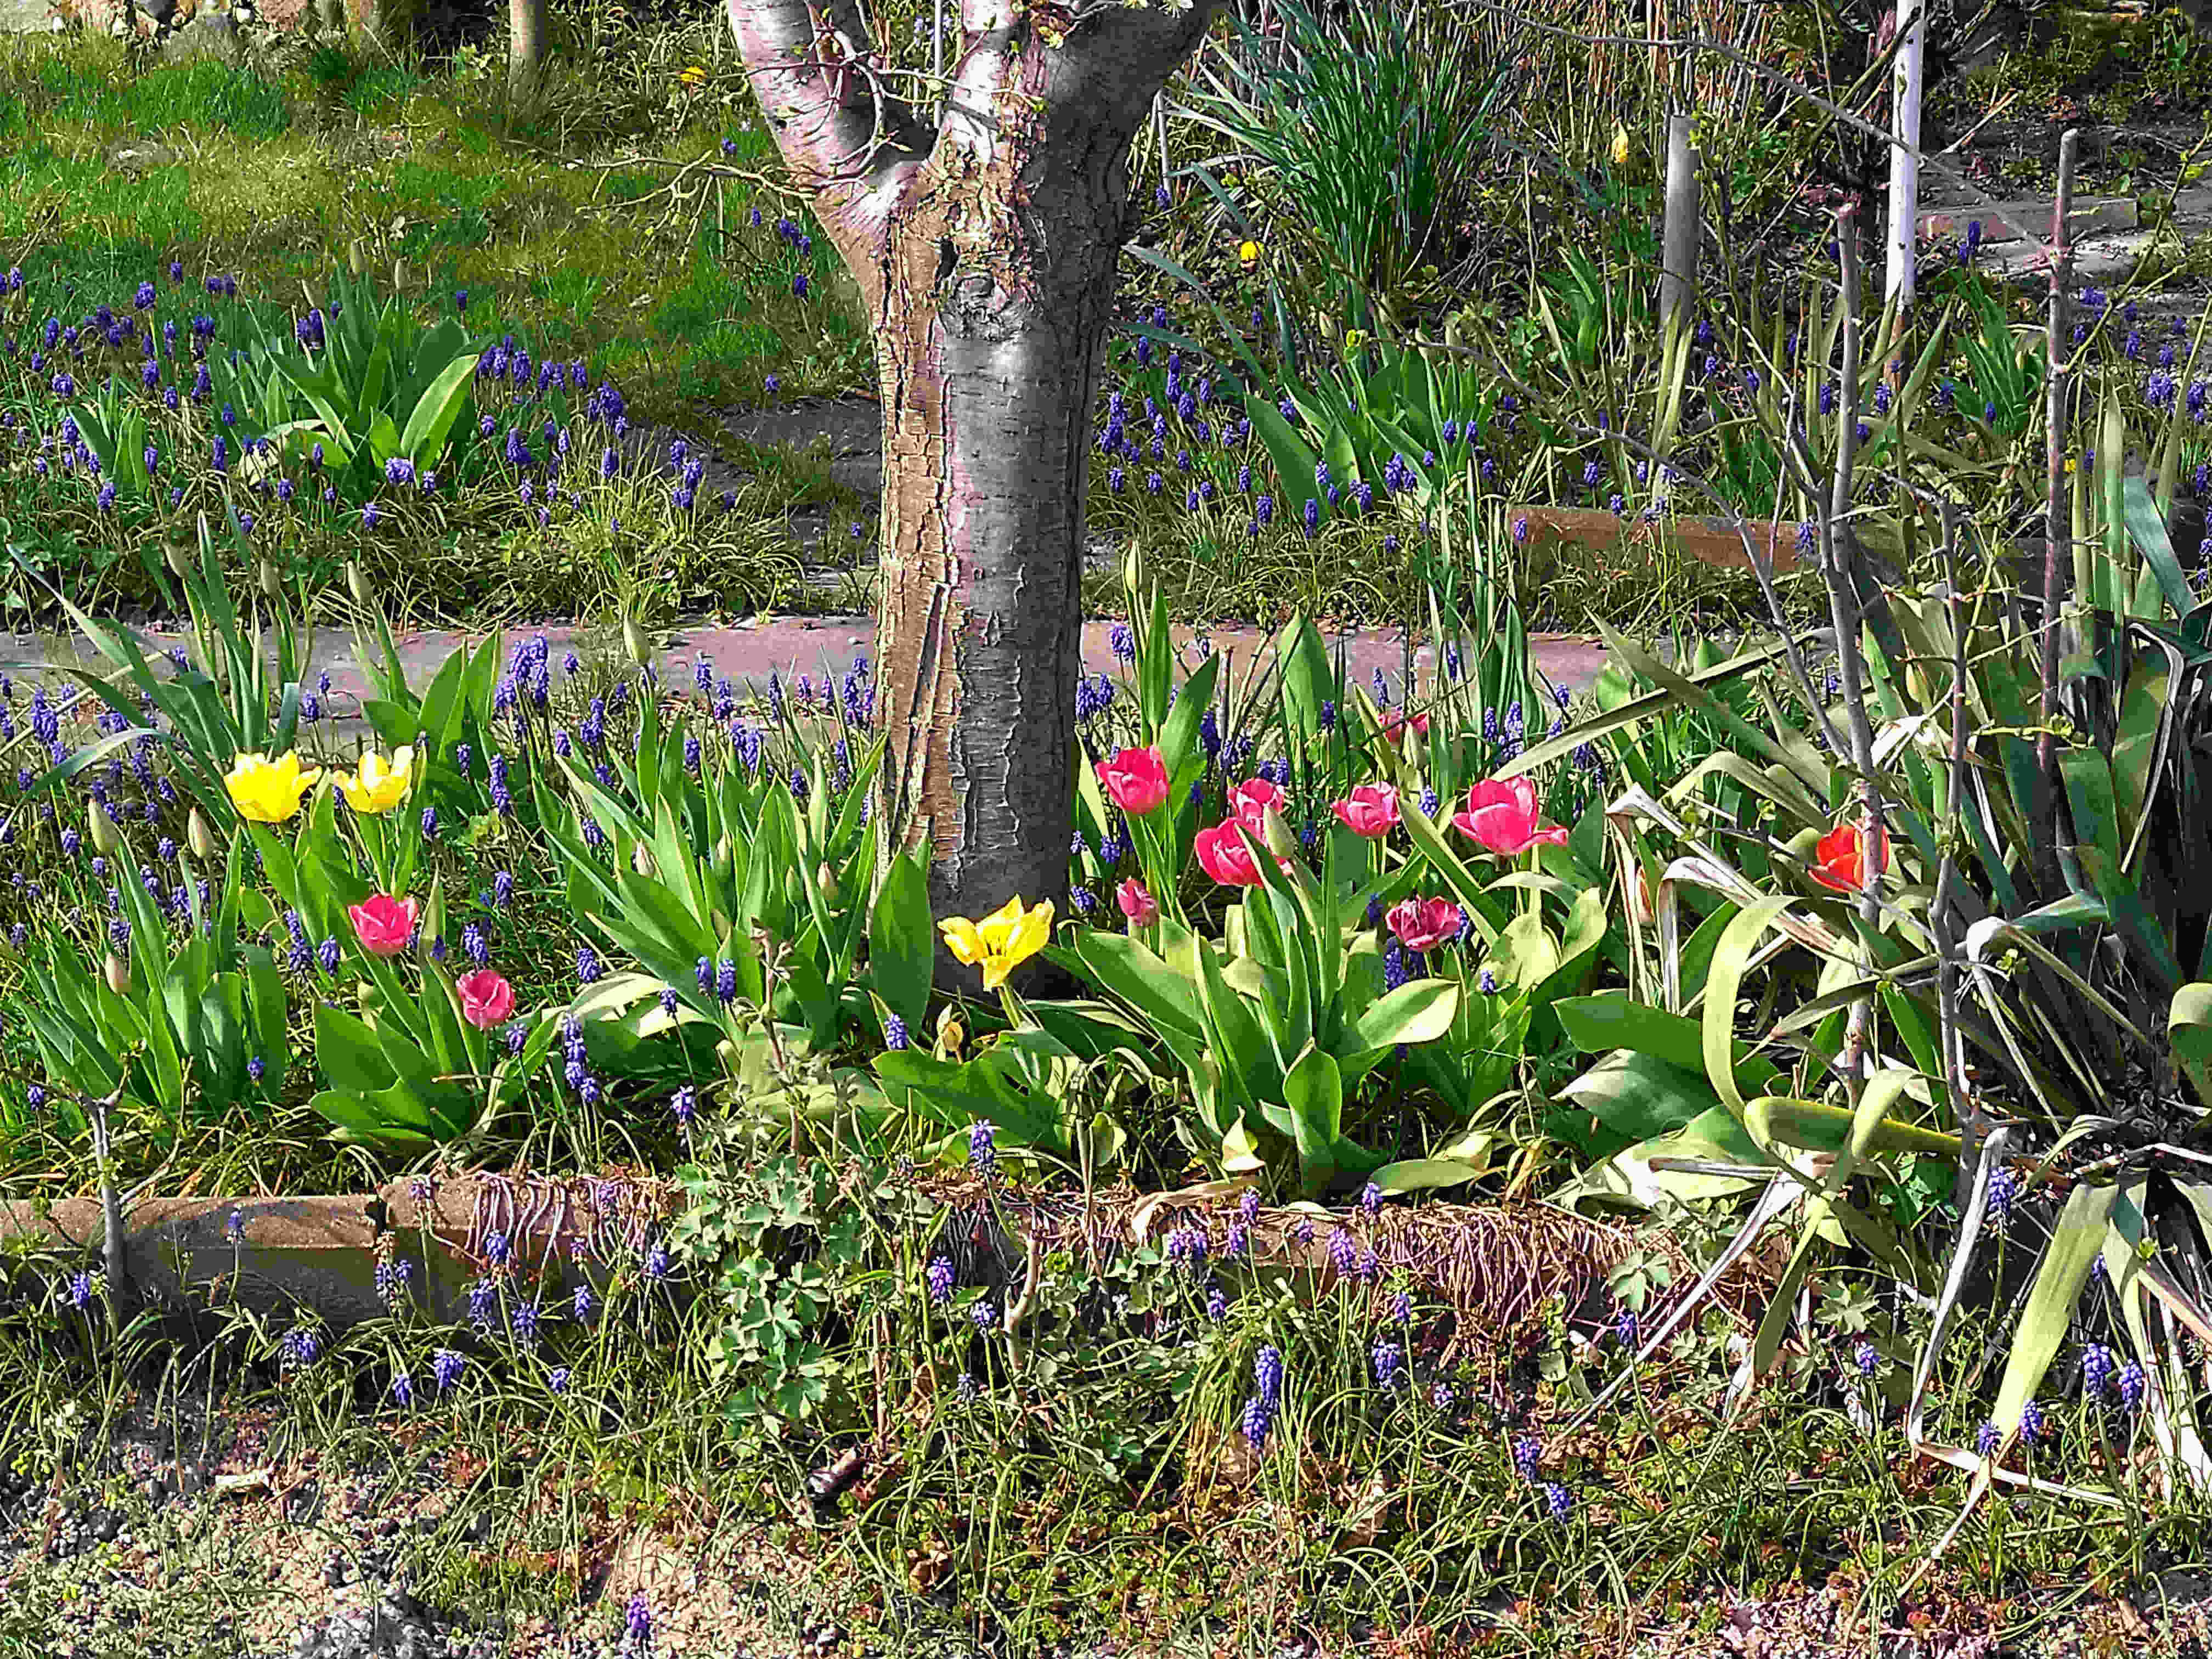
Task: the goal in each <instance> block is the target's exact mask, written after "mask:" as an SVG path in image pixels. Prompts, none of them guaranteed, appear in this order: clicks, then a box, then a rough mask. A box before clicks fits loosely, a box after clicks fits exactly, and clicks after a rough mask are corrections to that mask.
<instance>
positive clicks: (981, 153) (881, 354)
mask: <svg viewBox="0 0 2212 1659" xmlns="http://www.w3.org/2000/svg"><path fill="white" fill-rule="evenodd" d="M1212 4H1213V0H1202V3H1200V4H1197V5H1194V6H1193V7H1192V8H1191V9H1188V10H1179V9H1152V8H1148V7H1143V6H1132V5H1128V4H1112V5H1103V6H1102V5H1091V6H1089V7H1087V8H1085V9H1083V10H1082V11H1081V13H1080V15H1077V14H1076V12H1075V11H1074V10H1073V9H1071V8H1069V7H1067V6H1066V5H1064V4H1061V3H1057V0H1046V3H1036V0H961V6H960V24H961V31H960V34H959V37H958V39H957V42H955V43H953V44H954V46H955V48H956V49H955V50H954V51H953V52H951V66H950V70H949V81H950V84H949V87H948V88H947V90H946V94H945V106H944V111H943V113H942V115H941V117H940V118H939V120H938V122H937V124H936V125H935V126H934V127H932V126H931V125H929V123H928V122H927V120H925V118H923V116H922V114H921V112H920V110H919V109H918V108H917V107H916V106H913V105H910V104H908V102H906V101H904V100H901V99H898V98H896V97H895V96H893V95H892V94H890V91H889V89H888V88H886V87H885V86H884V83H883V82H882V81H881V80H880V79H879V78H878V69H879V64H878V60H877V59H876V58H875V57H874V54H873V51H872V46H871V44H870V42H869V40H868V38H867V33H866V23H865V22H864V21H862V18H861V15H860V9H859V7H858V5H857V4H855V3H854V0H826V3H821V4H815V3H810V0H726V9H727V13H728V16H729V21H730V27H731V30H732V33H733V34H734V35H735V37H736V40H737V44H738V51H739V52H740V54H741V55H742V57H743V58H744V62H745V64H746V68H747V70H748V73H749V75H750V78H751V81H752V86H753V90H754V93H755V94H756V95H757V97H758V98H759V100H760V103H761V108H762V111H763V113H764V114H765V115H766V117H767V118H768V122H769V127H770V129H771V130H772V131H774V133H775V138H776V143H777V145H778V147H779V149H781V152H782V155H783V159H784V162H785V164H786V166H787V168H788V169H789V171H790V174H791V177H792V179H793V182H794V183H795V184H796V185H798V186H799V189H800V190H802V191H805V193H806V194H807V196H808V197H809V198H810V200H811V204H812V205H813V208H814V211H815V215H816V216H817V218H818V219H819V220H820V221H821V222H822V224H823V228H824V229H825V230H826V232H827V233H828V234H829V238H830V240H831V241H832V243H833V244H834V245H835V246H836V248H837V251H838V252H839V254H840V255H841V256H842V258H843V260H844V262H845V264H846V266H847V267H848V270H850V271H851V272H852V275H853V276H854V279H855V281H857V283H859V285H860V293H861V295H862V299H863V301H864V303H865V305H866V307H867V310H868V313H869V315H870V317H871V319H872V324H873V326H874V330H875V337H876V360H877V368H878V380H879V384H880V390H881V396H882V403H883V423H884V501H883V520H882V541H881V546H882V548H883V568H882V597H881V615H880V617H879V626H878V630H877V640H878V657H879V660H878V671H877V683H878V690H877V708H878V725H879V729H880V730H881V731H882V732H883V734H884V739H885V744H886V748H885V758H884V769H883V776H882V781H881V783H880V785H879V786H878V787H879V795H878V811H879V812H880V813H881V814H882V815H883V820H884V823H886V825H887V826H888V827H889V829H890V836H888V837H887V840H895V842H896V844H900V845H909V846H912V845H921V844H927V847H928V848H929V849H930V854H931V866H930V888H931V897H932V900H933V903H934V905H935V906H936V908H937V912H938V914H939V915H968V916H981V915H985V914H987V913H988V912H989V911H991V910H994V909H996V908H998V907H999V906H1000V904H1002V903H1003V902H1005V901H1006V899H1008V898H1009V897H1012V896H1016V895H1018V896H1021V897H1023V898H1024V899H1026V900H1030V901H1032V902H1033V901H1035V900H1036V899H1038V898H1052V899H1054V900H1055V901H1057V900H1059V899H1061V898H1063V897H1064V896H1065V894H1066V875H1067V857H1068V854H1067V849H1068V841H1069V836H1070V834H1071V831H1072V825H1073V819H1072V806H1073V757H1074V751H1075V741H1074V738H1075V730H1074V724H1075V711H1074V683H1075V678H1076V675H1077V674H1078V672H1079V666H1080V657H1079V624H1080V622H1081V615H1082V611H1081V583H1082V574H1083V566H1082V550H1083V539H1084V537H1083V528H1084V499H1085V484H1086V482H1087V479H1088V474H1089V465H1090V453H1091V447H1090V444H1089V442H1088V437H1089V430H1090V418H1091V408H1092V405H1093V404H1094V402H1095V400H1096V398H1097V392H1098V386H1099V379H1100V375H1101V373H1102V370H1103V357H1104V344H1105V335H1106V329H1107V326H1108V324H1109V321H1110V319H1111V312H1112V307H1113V301H1114V293H1115V262H1116V256H1117V255H1118V253H1119V252H1120V249H1121V244H1122V242H1123V241H1124V240H1126V239H1127V235H1128V234H1129V232H1130V230H1131V229H1132V228H1133V225H1134V216H1133V212H1132V210H1131V208H1130V204H1129V177H1128V159H1129V148H1130V143H1131V141H1132V140H1133V138H1134V137H1135V136H1136V133H1137V130H1138V127H1139V125H1140V124H1141V123H1142V122H1143V120H1144V119H1145V118H1146V113H1147V112H1149V111H1150V109H1151V107H1152V99H1153V97H1154V95H1155V94H1158V92H1159V91H1160V89H1161V88H1163V87H1164V86H1165V85H1166V83H1167V80H1168V77H1169V76H1170V75H1172V74H1173V73H1174V72H1175V70H1176V67H1177V66H1178V65H1179V64H1182V61H1183V60H1184V58H1187V57H1188V55H1189V54H1190V52H1192V51H1193V50H1194V49H1195V47H1196V46H1197V45H1198V43H1199V41H1200V39H1201V38H1202V37H1203V35H1204V33H1205V30H1206V23H1207V21H1208V19H1209V17H1210V16H1211V15H1212Z"/></svg>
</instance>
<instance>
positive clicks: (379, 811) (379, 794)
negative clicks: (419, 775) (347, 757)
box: [331, 748, 415, 817]
mask: <svg viewBox="0 0 2212 1659" xmlns="http://www.w3.org/2000/svg"><path fill="white" fill-rule="evenodd" d="M414 781H415V751H414V750H413V749H412V748H404V749H396V750H393V751H392V760H391V763H389V764H388V765H387V764H386V762H385V759H384V757H383V756H381V755H380V754H378V753H377V752H376V751H375V750H370V751H369V752H368V754H366V755H363V756H362V757H361V769H360V770H359V771H357V772H334V773H332V774H331V782H333V783H335V784H337V787H338V793H340V794H342V795H343V796H344V797H345V798H346V805H349V806H350V807H352V808H353V810H354V811H356V812H360V813H363V814H365V815H367V816H368V817H383V816H384V814H386V812H389V811H391V810H392V808H393V807H395V806H397V805H399V803H400V802H401V801H403V800H405V799H407V787H408V786H409V785H410V784H411V783H413V782H414Z"/></svg>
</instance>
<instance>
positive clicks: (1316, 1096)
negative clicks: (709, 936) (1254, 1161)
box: [1283, 1045, 1344, 1198]
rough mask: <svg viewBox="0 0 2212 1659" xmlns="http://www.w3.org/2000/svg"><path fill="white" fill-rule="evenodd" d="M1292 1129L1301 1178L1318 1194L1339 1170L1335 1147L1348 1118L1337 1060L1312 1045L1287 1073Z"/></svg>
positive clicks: (1286, 1093)
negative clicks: (1345, 1117) (1345, 1111)
mask: <svg viewBox="0 0 2212 1659" xmlns="http://www.w3.org/2000/svg"><path fill="white" fill-rule="evenodd" d="M1283 1100H1284V1103H1285V1104H1286V1105H1287V1106H1288V1107H1289V1108H1290V1112H1291V1137H1292V1139H1294V1140H1295V1141H1296V1142H1297V1149H1298V1173H1299V1178H1300V1180H1301V1181H1302V1182H1303V1183H1304V1188H1305V1191H1306V1195H1307V1196H1308V1197H1309V1198H1312V1197H1318V1196H1319V1195H1320V1194H1321V1193H1322V1190H1323V1189H1324V1188H1327V1187H1328V1182H1329V1178H1330V1177H1331V1176H1334V1174H1335V1173H1336V1160H1335V1157H1334V1148H1335V1146H1336V1143H1337V1141H1338V1139H1339V1138H1340V1135H1341V1133H1342V1129H1343V1122H1344V1079H1343V1077H1342V1075H1341V1074H1340V1073H1339V1072H1338V1070H1337V1066H1336V1061H1335V1060H1333V1059H1332V1058H1330V1057H1329V1056H1328V1054H1323V1053H1322V1051H1321V1050H1320V1049H1318V1048H1313V1047H1311V1046H1310V1045H1309V1046H1308V1048H1306V1050H1305V1052H1304V1054H1300V1055H1299V1056H1298V1057H1297V1061H1296V1063H1294V1064H1293V1065H1292V1066H1291V1069H1290V1070H1289V1071H1288V1072H1287V1073H1285V1074H1284V1077H1283Z"/></svg>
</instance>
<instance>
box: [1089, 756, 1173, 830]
mask: <svg viewBox="0 0 2212 1659" xmlns="http://www.w3.org/2000/svg"><path fill="white" fill-rule="evenodd" d="M1098 782H1099V787H1102V788H1103V789H1104V790H1105V792H1106V798H1107V799H1109V800H1110V801H1112V802H1113V803H1114V805H1116V806H1118V807H1120V808H1121V810H1122V811H1124V812H1127V814H1128V815H1129V816H1130V817H1133V818H1140V817H1144V816H1145V814H1146V813H1147V812H1151V811H1157V810H1158V807H1159V805H1160V803H1161V802H1163V801H1164V800H1165V799H1167V798H1168V763H1167V761H1166V759H1165V757H1163V756H1162V755H1161V753H1160V751H1159V750H1157V749H1117V750H1115V751H1114V752H1113V753H1112V754H1111V755H1109V756H1108V757H1106V758H1105V759H1104V760H1103V761H1100V762H1099V763H1098Z"/></svg>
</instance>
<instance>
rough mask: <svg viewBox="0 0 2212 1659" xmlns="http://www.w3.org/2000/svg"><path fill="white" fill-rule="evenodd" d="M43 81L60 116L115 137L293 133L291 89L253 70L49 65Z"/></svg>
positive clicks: (204, 66) (43, 66)
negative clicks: (137, 70)
mask: <svg viewBox="0 0 2212 1659" xmlns="http://www.w3.org/2000/svg"><path fill="white" fill-rule="evenodd" d="M39 81H40V85H41V87H42V88H44V89H45V91H46V94H47V100H48V102H49V104H50V107H51V110H52V114H53V116H54V117H55V118H57V119H59V120H63V121H70V122H82V123H83V124H85V125H88V126H92V127H95V128H99V129H102V130H106V131H129V132H134V133H141V134H155V133H161V132H167V131H179V130H182V131H203V132H230V133H235V134H237V135H238V136H239V137H244V138H274V137H277V136H278V135H279V134H281V133H283V132H284V131H286V130H287V129H288V128H289V126H290V125H291V111H290V107H289V102H288V100H287V98H286V94H285V89H284V88H283V86H282V85H280V84H279V83H277V82H273V81H270V80H267V79H265V78H264V77H263V76H261V75H259V74H258V73H257V72H256V71H254V70H251V69H246V68H242V67H240V66H238V65H235V64H216V63H199V64H177V65H169V66H165V67H161V68H156V69H151V70H148V71H146V72H145V73H144V74H143V75H139V76H131V75H129V74H127V73H125V72H123V71H122V70H120V68H119V66H118V64H116V63H114V62H112V61H101V60H97V59H96V60H94V61H92V62H84V61H82V60H78V61H72V60H70V59H68V58H49V59H47V60H46V62H45V63H44V64H41V65H40V69H39Z"/></svg>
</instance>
